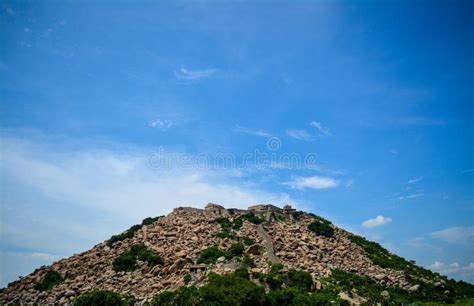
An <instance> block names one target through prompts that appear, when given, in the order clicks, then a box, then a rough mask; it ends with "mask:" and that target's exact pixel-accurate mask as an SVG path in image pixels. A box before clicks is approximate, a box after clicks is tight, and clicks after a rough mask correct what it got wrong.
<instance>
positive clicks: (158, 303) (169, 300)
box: [150, 290, 176, 306]
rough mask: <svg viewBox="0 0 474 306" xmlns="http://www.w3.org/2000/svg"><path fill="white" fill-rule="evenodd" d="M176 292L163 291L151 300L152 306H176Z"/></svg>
mask: <svg viewBox="0 0 474 306" xmlns="http://www.w3.org/2000/svg"><path fill="white" fill-rule="evenodd" d="M174 297H175V292H172V291H168V290H166V291H163V292H161V293H159V294H157V295H155V296H154V297H153V299H152V300H151V303H150V305H151V306H174V305H176V304H175V302H174Z"/></svg>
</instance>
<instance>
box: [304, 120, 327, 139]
mask: <svg viewBox="0 0 474 306" xmlns="http://www.w3.org/2000/svg"><path fill="white" fill-rule="evenodd" d="M309 125H310V126H312V127H314V128H316V130H318V132H319V134H318V136H331V135H332V134H331V131H330V130H329V129H328V128H327V127H324V126H323V125H322V124H321V122H317V121H313V122H310V124H309Z"/></svg>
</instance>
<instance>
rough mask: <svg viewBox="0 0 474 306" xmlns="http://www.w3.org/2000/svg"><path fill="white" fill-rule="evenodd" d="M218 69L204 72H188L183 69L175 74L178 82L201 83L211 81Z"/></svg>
mask: <svg viewBox="0 0 474 306" xmlns="http://www.w3.org/2000/svg"><path fill="white" fill-rule="evenodd" d="M217 71H218V69H204V70H188V69H186V68H181V69H179V70H177V71H175V72H174V76H175V77H176V78H177V79H178V80H186V81H200V80H204V79H209V78H211V77H212V76H214V75H215V74H216V73H217Z"/></svg>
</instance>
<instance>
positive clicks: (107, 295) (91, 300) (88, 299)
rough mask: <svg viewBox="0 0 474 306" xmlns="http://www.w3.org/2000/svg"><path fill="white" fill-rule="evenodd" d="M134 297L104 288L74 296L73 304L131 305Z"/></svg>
mask: <svg viewBox="0 0 474 306" xmlns="http://www.w3.org/2000/svg"><path fill="white" fill-rule="evenodd" d="M134 304H135V298H134V297H133V296H131V295H120V294H118V293H115V292H112V291H106V290H93V291H91V292H88V293H85V294H83V295H81V296H80V297H78V298H76V299H75V300H74V302H73V305H74V306H132V305H134Z"/></svg>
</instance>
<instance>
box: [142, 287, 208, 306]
mask: <svg viewBox="0 0 474 306" xmlns="http://www.w3.org/2000/svg"><path fill="white" fill-rule="evenodd" d="M199 300H200V297H199V290H198V289H197V288H196V287H194V286H190V287H186V286H183V287H181V288H179V289H178V290H176V291H174V292H171V291H163V292H162V293H160V294H158V295H156V296H155V297H153V299H152V301H151V303H150V305H151V306H192V305H202V304H200V303H199Z"/></svg>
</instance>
